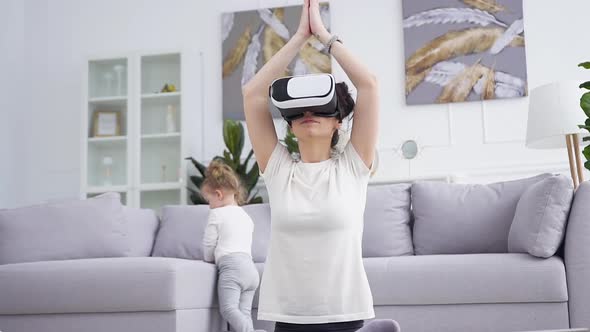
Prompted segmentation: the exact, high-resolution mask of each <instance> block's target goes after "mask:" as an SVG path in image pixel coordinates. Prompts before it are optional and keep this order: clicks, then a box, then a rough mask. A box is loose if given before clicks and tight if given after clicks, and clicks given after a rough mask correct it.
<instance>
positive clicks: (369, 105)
mask: <svg viewBox="0 0 590 332" xmlns="http://www.w3.org/2000/svg"><path fill="white" fill-rule="evenodd" d="M312 34H313V35H315V36H316V37H317V38H318V39H319V40H320V41H321V42H322V43H323V44H324V45H327V44H328V42H329V41H332V42H333V43H332V44H331V47H330V53H331V54H332V55H333V56H334V58H335V59H336V60H337V61H338V63H339V64H340V66H341V67H342V68H343V69H344V71H345V73H346V74H347V75H348V77H349V78H350V80H351V81H352V83H353V84H354V85H355V87H356V89H357V103H356V106H355V104H354V101H353V100H352V98H351V97H350V94H349V93H348V91H347V89H346V85H345V84H338V85H337V93H338V105H339V106H338V110H339V112H338V113H337V115H336V116H335V117H321V116H315V115H314V114H312V113H311V112H305V114H304V117H302V118H299V119H295V120H293V121H289V122H288V125H289V127H290V128H291V130H292V131H293V133H294V134H295V136H296V137H297V140H298V145H299V152H300V156H301V158H300V160H293V159H292V158H291V156H290V154H289V152H288V151H287V149H286V147H285V146H283V145H282V144H280V143H279V141H278V138H277V134H276V132H275V128H274V123H273V119H272V116H271V114H270V113H269V111H268V105H269V103H268V101H269V96H268V91H269V90H268V89H269V86H270V84H271V83H272V81H273V80H274V79H276V78H278V77H280V76H281V75H282V74H283V73H284V72H285V69H286V68H287V66H288V65H289V63H290V62H291V61H292V60H293V58H294V57H295V56H296V55H297V53H298V52H299V50H300V49H301V48H302V47H303V46H304V45H305V43H306V41H307V40H308V38H309V37H311V35H312ZM335 39H336V38H333V36H332V35H331V34H330V33H329V32H328V31H327V29H326V28H325V27H324V24H323V23H322V21H321V15H320V10H319V4H318V0H305V1H304V5H303V10H302V13H301V19H300V23H299V28H298V30H297V32H296V33H295V34H294V35H293V37H292V38H291V39H290V40H289V42H288V43H287V44H286V45H285V46H284V47H283V48H281V50H280V51H279V52H277V54H275V56H273V57H272V58H271V59H270V60H269V61H268V62H267V63H266V64H265V65H264V66H263V67H262V68H261V69H260V71H259V72H258V73H257V74H256V76H255V77H254V78H252V80H250V81H249V82H248V83H247V84H246V85H245V86H244V87H243V91H242V92H243V95H244V111H245V117H246V124H247V128H248V133H249V136H250V139H251V141H252V146H253V149H254V154H255V155H256V160H257V162H258V166H259V169H260V175H261V176H262V177H263V178H264V181H265V185H266V187H267V189H268V194H269V201H270V206H271V213H272V216H271V220H272V225H271V240H270V245H269V252H268V257H267V261H266V263H265V270H264V273H263V275H262V281H261V285H260V299H259V306H258V319H259V320H269V321H275V322H276V324H275V332H279V331H281V332H282V331H305V332H314V331H317V332H322V331H397V330H398V329H399V326H398V325H397V323H396V322H395V321H393V320H379V321H372V322H371V323H370V324H367V325H365V326H364V327H363V325H364V320H365V319H369V318H374V317H375V313H374V311H373V299H372V294H371V291H370V288H369V283H368V280H367V277H366V273H365V270H364V267H363V261H362V251H361V241H362V231H363V213H364V209H365V201H366V190H367V185H368V179H369V177H370V174H371V173H372V172H373V171H375V170H376V165H375V163H374V160H376V149H375V146H376V143H377V136H378V128H379V96H378V87H377V80H376V78H375V76H373V75H372V74H371V73H370V72H369V70H368V69H367V67H365V66H364V65H363V64H362V63H361V62H360V61H359V60H358V59H357V58H356V57H355V56H353V55H352V53H350V51H349V50H347V49H346V47H345V46H344V45H343V44H342V43H341V42H339V41H334V40H335ZM353 109H354V125H353V127H352V132H351V137H350V140H349V141H348V143H347V144H346V147H345V148H344V151H343V152H342V153H339V154H334V153H333V150H334V147H335V145H336V143H337V142H338V138H339V137H338V129H339V128H340V126H341V123H342V120H343V119H344V118H346V117H347V116H348V115H349V114H351V113H352V112H353ZM359 329H360V330H359Z"/></svg>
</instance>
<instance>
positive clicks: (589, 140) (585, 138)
mask: <svg viewBox="0 0 590 332" xmlns="http://www.w3.org/2000/svg"><path fill="white" fill-rule="evenodd" d="M582 141H583V142H590V136H586V137H584V138H582Z"/></svg>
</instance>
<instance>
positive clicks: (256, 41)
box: [242, 26, 264, 86]
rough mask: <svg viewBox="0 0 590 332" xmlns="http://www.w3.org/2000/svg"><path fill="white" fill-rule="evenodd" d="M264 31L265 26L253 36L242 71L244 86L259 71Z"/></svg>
mask: <svg viewBox="0 0 590 332" xmlns="http://www.w3.org/2000/svg"><path fill="white" fill-rule="evenodd" d="M262 31H264V26H261V27H260V28H258V31H257V32H256V34H254V36H252V41H251V42H250V45H248V50H247V51H246V56H245V57H244V68H243V70H242V86H244V85H245V84H246V83H248V81H249V80H250V79H252V77H254V75H255V74H256V70H257V69H258V55H259V54H260V49H261V47H262V46H261V44H260V35H261V34H262Z"/></svg>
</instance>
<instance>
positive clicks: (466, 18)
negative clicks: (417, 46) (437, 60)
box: [404, 8, 508, 28]
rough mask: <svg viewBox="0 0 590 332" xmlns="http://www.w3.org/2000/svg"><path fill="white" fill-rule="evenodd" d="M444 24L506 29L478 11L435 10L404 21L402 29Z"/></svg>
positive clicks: (469, 9)
mask: <svg viewBox="0 0 590 332" xmlns="http://www.w3.org/2000/svg"><path fill="white" fill-rule="evenodd" d="M446 23H473V24H477V25H480V26H483V27H485V26H488V25H490V24H495V25H498V26H501V27H503V28H507V27H508V26H507V25H506V24H505V23H502V22H500V21H498V20H497V19H496V18H495V17H494V15H492V14H490V13H488V12H484V11H482V10H479V9H471V8H437V9H432V10H427V11H425V12H421V13H418V14H416V15H412V16H410V17H408V18H406V19H404V28H412V27H419V26H422V25H425V24H446Z"/></svg>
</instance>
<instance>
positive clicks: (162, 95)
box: [141, 91, 180, 100]
mask: <svg viewBox="0 0 590 332" xmlns="http://www.w3.org/2000/svg"><path fill="white" fill-rule="evenodd" d="M179 97H180V91H175V92H160V93H147V94H143V95H141V98H142V99H144V100H150V99H178V98H179Z"/></svg>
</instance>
